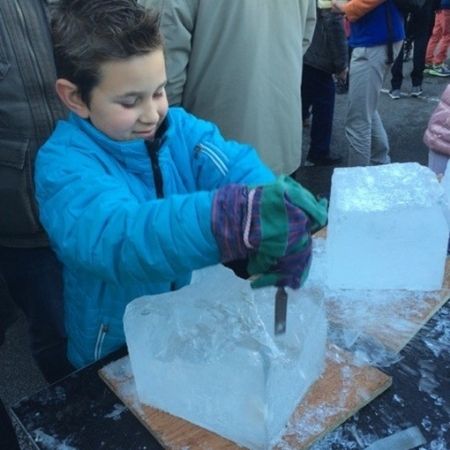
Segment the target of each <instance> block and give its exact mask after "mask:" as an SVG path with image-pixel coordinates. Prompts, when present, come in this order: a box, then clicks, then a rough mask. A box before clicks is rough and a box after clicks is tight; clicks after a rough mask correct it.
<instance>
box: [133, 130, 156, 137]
mask: <svg viewBox="0 0 450 450" xmlns="http://www.w3.org/2000/svg"><path fill="white" fill-rule="evenodd" d="M134 134H135V135H136V136H139V137H141V138H147V139H148V138H151V137H153V135H154V134H155V130H154V129H153V130H145V131H135V132H134Z"/></svg>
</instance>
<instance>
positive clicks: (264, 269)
mask: <svg viewBox="0 0 450 450" xmlns="http://www.w3.org/2000/svg"><path fill="white" fill-rule="evenodd" d="M290 195H292V196H293V197H295V198H296V200H297V203H294V202H293V201H291V198H290ZM300 199H301V201H300ZM299 203H303V204H305V205H306V207H307V208H309V209H310V210H313V209H314V208H317V211H319V212H320V213H321V214H323V211H322V209H323V207H322V205H319V204H318V203H317V201H316V200H315V199H314V198H313V196H312V194H311V193H309V192H308V191H306V190H305V189H304V188H302V187H301V186H300V185H299V184H298V183H296V182H295V181H293V180H290V179H286V177H280V178H279V179H278V181H277V182H275V183H273V184H269V185H266V186H260V187H256V188H254V189H251V188H248V187H247V186H241V185H229V186H226V187H223V188H221V189H219V190H218V191H217V193H216V195H215V197H214V200H213V209H212V230H213V234H214V236H215V238H216V241H217V243H218V246H219V249H220V252H221V256H222V258H221V260H222V262H228V261H233V260H236V259H243V258H246V259H248V264H247V271H248V273H249V274H250V275H252V276H256V275H257V276H258V277H257V279H256V280H254V281H253V282H252V286H253V287H262V286H268V285H275V286H289V287H291V288H294V289H296V288H298V287H300V285H301V284H302V283H303V281H304V280H305V279H306V276H307V274H308V270H309V265H310V261H311V236H310V220H309V217H308V216H307V215H306V214H305V213H304V212H303V210H302V208H300V206H299ZM313 217H315V216H314V215H313ZM323 217H325V220H326V212H325V214H324V215H323ZM323 217H322V219H321V220H323ZM313 223H314V224H315V225H316V224H317V222H316V221H314V220H313Z"/></svg>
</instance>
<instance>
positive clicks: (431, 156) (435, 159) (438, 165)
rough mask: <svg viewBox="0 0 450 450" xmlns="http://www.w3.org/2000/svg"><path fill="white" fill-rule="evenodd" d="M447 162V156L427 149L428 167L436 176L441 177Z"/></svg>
mask: <svg viewBox="0 0 450 450" xmlns="http://www.w3.org/2000/svg"><path fill="white" fill-rule="evenodd" d="M448 160H449V156H448V155H443V154H442V153H438V152H435V151H434V150H433V149H431V148H430V149H428V167H429V168H430V169H431V170H432V171H433V172H434V173H435V174H436V175H443V174H444V173H445V169H446V167H447V163H448Z"/></svg>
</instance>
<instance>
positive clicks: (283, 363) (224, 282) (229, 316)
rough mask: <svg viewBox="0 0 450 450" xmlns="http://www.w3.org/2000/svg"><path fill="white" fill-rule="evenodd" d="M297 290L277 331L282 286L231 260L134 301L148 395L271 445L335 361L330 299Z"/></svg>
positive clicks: (213, 426) (137, 364)
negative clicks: (237, 271) (244, 272)
mask: <svg viewBox="0 0 450 450" xmlns="http://www.w3.org/2000/svg"><path fill="white" fill-rule="evenodd" d="M301 292H302V291H301V290H299V291H290V290H289V302H288V314H287V327H286V328H287V331H286V334H284V335H281V336H277V337H274V334H273V328H274V296H275V288H263V289H257V290H253V289H251V287H250V284H249V282H248V281H245V280H242V279H239V278H237V277H236V276H235V275H234V273H233V272H232V271H230V270H229V269H226V268H224V267H223V266H214V267H210V268H207V269H204V270H202V271H200V272H199V273H198V274H197V276H196V281H193V283H192V284H191V285H190V286H187V287H185V288H183V289H181V290H179V291H176V292H170V293H166V294H162V295H157V296H146V297H141V298H139V299H136V300H134V301H133V302H132V303H130V304H129V305H128V307H127V309H126V312H125V317H124V326H125V335H126V340H127V345H128V350H129V355H130V361H131V367H132V370H133V374H134V378H135V383H136V389H137V393H138V397H139V400H140V401H141V402H142V403H144V404H149V405H151V406H153V407H156V408H159V409H161V410H163V411H166V412H169V413H171V414H173V415H176V416H179V417H182V418H184V419H187V420H189V421H190V422H193V423H195V424H197V425H200V426H202V427H204V428H206V429H208V430H211V431H213V432H216V433H217V434H219V435H221V436H224V437H226V438H228V439H230V440H232V441H234V442H236V443H238V444H240V445H243V446H246V447H248V448H252V449H265V448H270V446H271V444H272V443H273V442H274V441H276V440H277V439H278V438H279V437H280V436H281V434H282V432H283V430H284V427H285V425H286V424H287V422H288V419H289V417H290V416H291V414H292V412H293V411H294V410H295V408H296V406H297V405H298V403H299V402H300V400H301V398H302V397H303V396H304V395H305V393H306V391H307V390H308V388H309V386H310V385H311V384H312V383H313V382H314V381H315V380H316V379H317V377H319V375H320V374H321V372H322V370H323V368H324V362H325V341H326V332H327V327H326V319H325V313H324V308H323V305H322V304H321V303H320V301H317V300H314V299H311V298H302V293H301Z"/></svg>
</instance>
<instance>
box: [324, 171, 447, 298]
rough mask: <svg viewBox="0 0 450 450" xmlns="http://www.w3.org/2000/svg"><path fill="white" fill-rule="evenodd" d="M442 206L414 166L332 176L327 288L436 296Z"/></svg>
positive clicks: (428, 176)
mask: <svg viewBox="0 0 450 450" xmlns="http://www.w3.org/2000/svg"><path fill="white" fill-rule="evenodd" d="M444 199H445V195H444V191H443V189H442V187H441V185H440V184H439V182H438V180H437V178H436V176H435V174H434V173H433V172H432V171H431V170H430V169H428V168H426V167H424V166H421V165H420V164H417V163H402V164H400V163H396V164H388V165H383V166H374V167H352V168H337V169H335V170H334V173H333V177H332V185H331V197H330V207H329V215H328V236H327V259H328V261H327V275H328V277H327V284H328V286H329V287H330V288H333V289H339V288H341V289H408V290H419V291H430V290H437V289H440V288H441V287H442V281H443V277H444V266H445V259H446V254H447V241H448V226H447V223H446V220H445V215H444V210H443V205H444V202H445V200H444Z"/></svg>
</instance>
